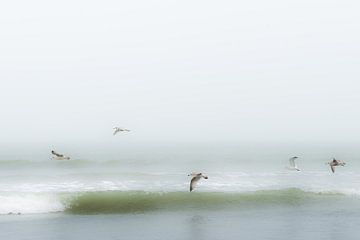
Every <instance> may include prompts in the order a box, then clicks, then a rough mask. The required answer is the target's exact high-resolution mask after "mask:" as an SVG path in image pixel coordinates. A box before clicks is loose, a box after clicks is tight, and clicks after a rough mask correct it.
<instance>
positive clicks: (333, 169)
mask: <svg viewBox="0 0 360 240" xmlns="http://www.w3.org/2000/svg"><path fill="white" fill-rule="evenodd" d="M330 167H331V171H332V172H333V173H335V166H333V165H330Z"/></svg>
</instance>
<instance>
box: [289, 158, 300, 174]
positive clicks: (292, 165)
mask: <svg viewBox="0 0 360 240" xmlns="http://www.w3.org/2000/svg"><path fill="white" fill-rule="evenodd" d="M296 159H298V157H296V156H295V157H292V158H290V159H289V163H290V166H288V169H289V170H296V171H300V169H299V168H298V167H297V165H296V162H295V160H296Z"/></svg>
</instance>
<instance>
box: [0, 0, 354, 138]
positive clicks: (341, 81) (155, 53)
mask: <svg viewBox="0 0 360 240" xmlns="http://www.w3.org/2000/svg"><path fill="white" fill-rule="evenodd" d="M359 7H360V3H359V2H357V1H346V0H345V1H340V0H339V1H331V0H330V1H329V0H327V1H313V0H312V1H310V0H305V1H304V0H302V1H288V0H275V1H267V0H256V1H246V2H245V1H243V2H240V1H227V0H225V1H209V0H207V1H184V0H182V1H174V0H172V1H170V0H166V1H165V0H161V1H160V0H158V1H144V0H143V1H85V0H84V1H81V0H72V1H61V2H54V1H36V0H35V1H26V0H23V1H7V2H5V3H1V4H0V30H1V31H0V83H1V88H0V109H1V121H0V122H1V124H0V125H1V127H0V129H1V134H0V142H2V143H4V142H15V143H16V142H31V141H34V142H37V141H41V142H44V141H45V142H62V141H64V142H66V141H90V142H91V141H101V139H108V138H110V137H112V135H111V132H112V127H113V126H115V125H118V126H123V127H126V128H130V129H132V130H133V132H131V134H128V135H127V136H126V137H127V138H126V139H127V140H126V141H142V140H144V141H148V140H152V139H154V140H159V141H193V140H199V141H203V140H206V141H207V140H215V141H217V140H221V141H223V140H225V141H226V140H228V141H243V140H245V141H246V140H260V141H263V140H265V141H267V140H276V141H298V140H303V141H309V140H315V141H321V140H326V139H334V140H336V141H359V140H360V128H359V122H360V111H359V109H360V108H359V107H360V96H359V93H360V82H359V77H360V68H359V66H360V44H359V42H360V31H359V29H360V15H359V14H358V10H359Z"/></svg>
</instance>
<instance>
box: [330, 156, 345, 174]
mask: <svg viewBox="0 0 360 240" xmlns="http://www.w3.org/2000/svg"><path fill="white" fill-rule="evenodd" d="M328 164H329V165H330V168H331V171H332V172H333V173H335V167H336V166H342V167H343V166H345V164H346V163H345V162H343V161H340V160H337V159H335V158H333V160H332V161H331V162H329V163H328Z"/></svg>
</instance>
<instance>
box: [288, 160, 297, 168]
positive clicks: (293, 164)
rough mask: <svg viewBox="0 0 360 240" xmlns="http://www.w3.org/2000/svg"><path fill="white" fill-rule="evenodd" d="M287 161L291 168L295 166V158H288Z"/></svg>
mask: <svg viewBox="0 0 360 240" xmlns="http://www.w3.org/2000/svg"><path fill="white" fill-rule="evenodd" d="M289 162H290V166H291V167H293V168H296V167H297V166H296V163H295V158H290V159H289Z"/></svg>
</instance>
